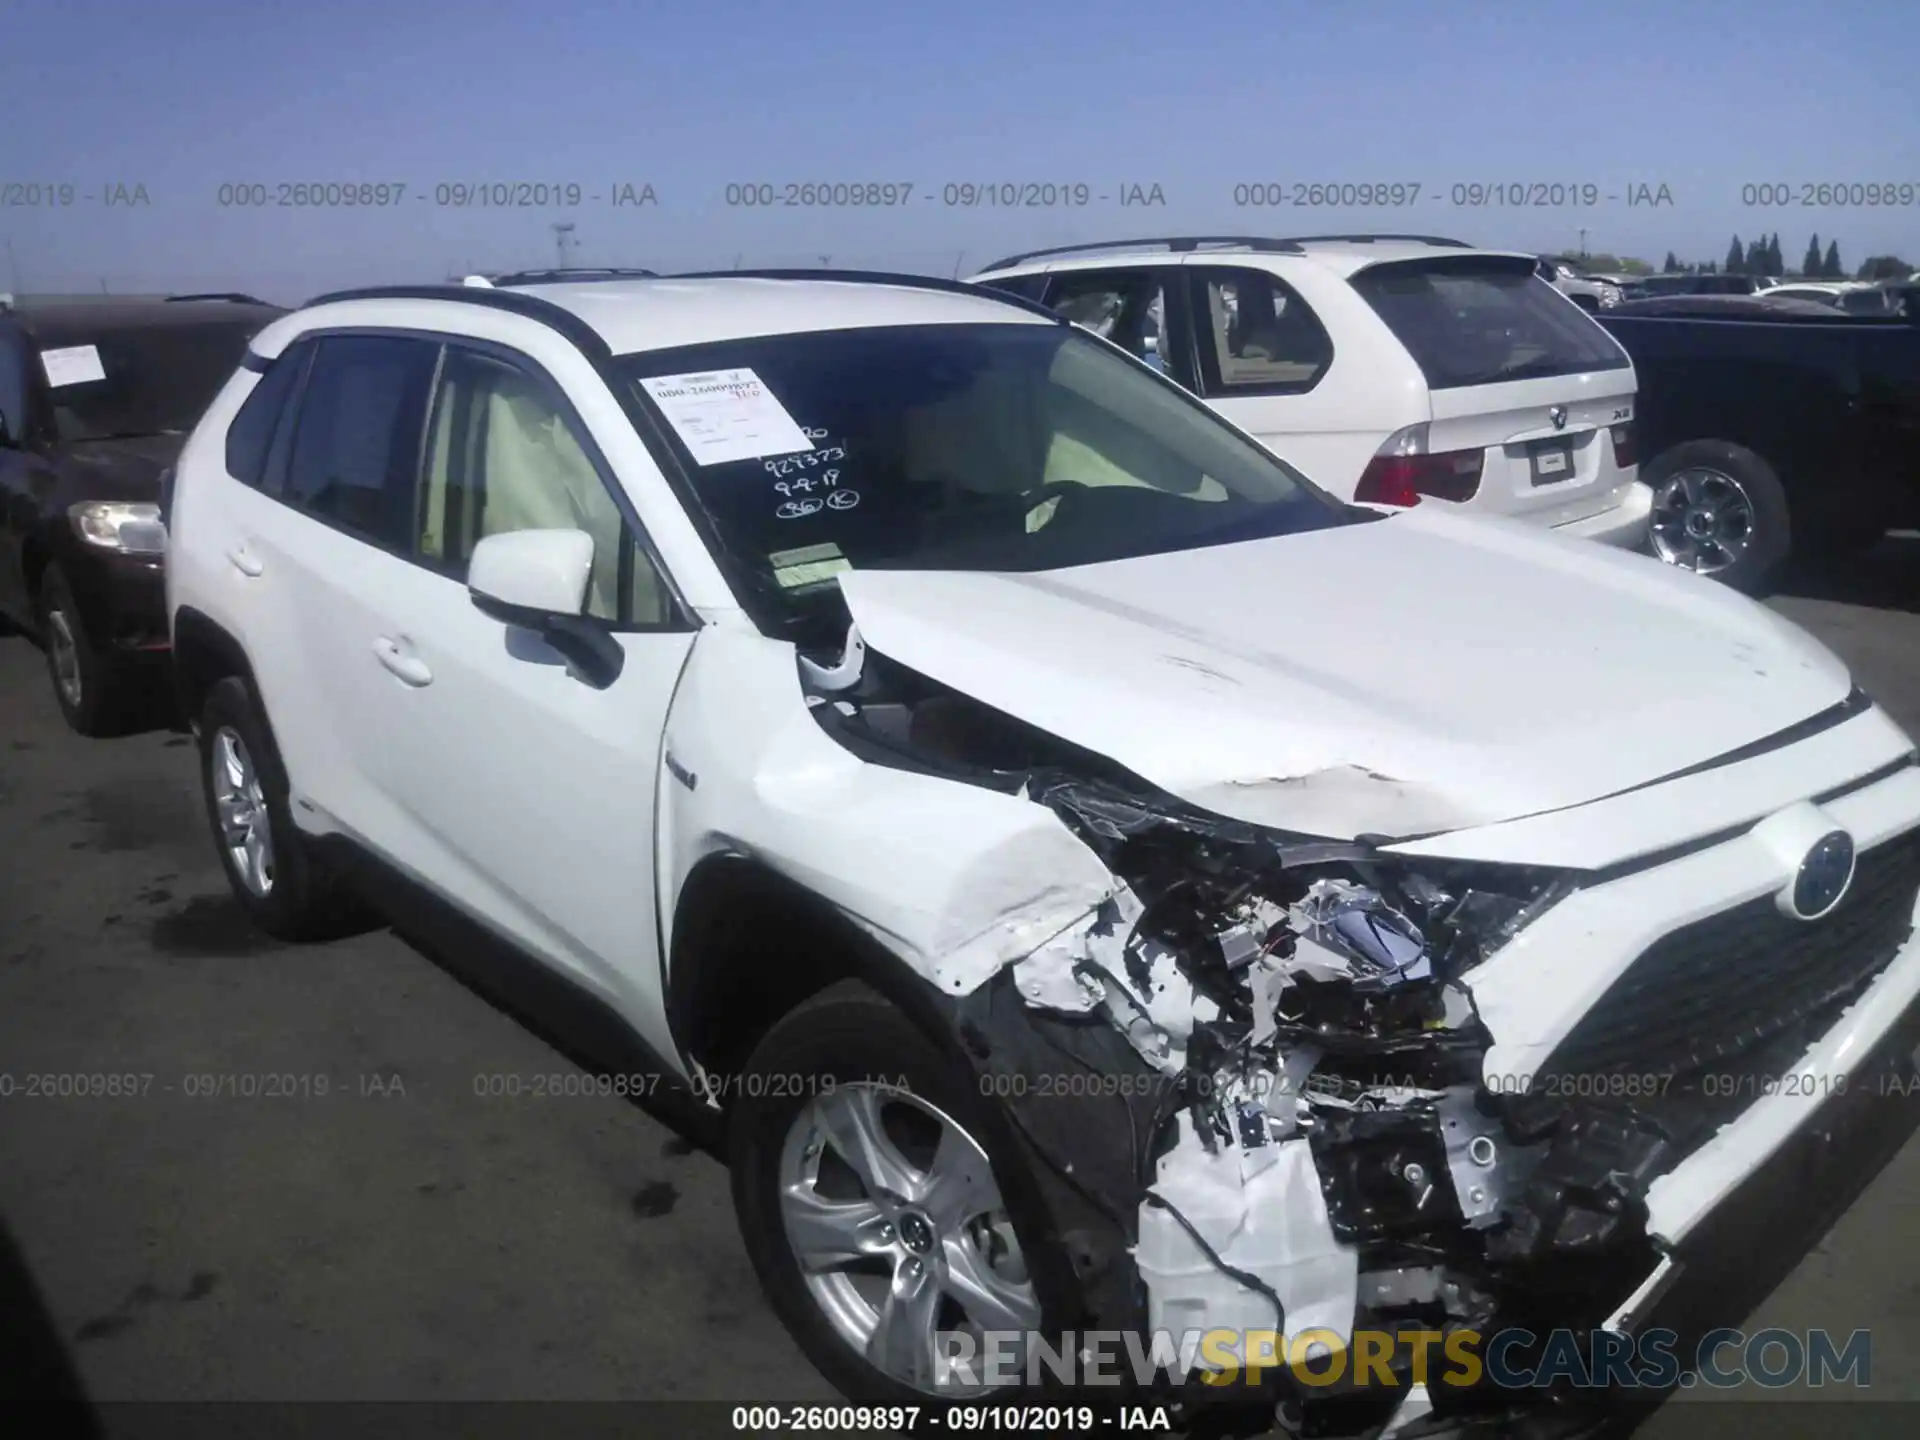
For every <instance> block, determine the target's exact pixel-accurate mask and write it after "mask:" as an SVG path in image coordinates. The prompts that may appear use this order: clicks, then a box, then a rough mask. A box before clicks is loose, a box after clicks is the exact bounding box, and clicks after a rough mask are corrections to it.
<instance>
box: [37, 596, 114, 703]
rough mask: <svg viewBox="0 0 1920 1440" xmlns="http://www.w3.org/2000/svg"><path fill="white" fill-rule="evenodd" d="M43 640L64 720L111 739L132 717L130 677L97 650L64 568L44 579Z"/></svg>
mask: <svg viewBox="0 0 1920 1440" xmlns="http://www.w3.org/2000/svg"><path fill="white" fill-rule="evenodd" d="M40 635H41V640H42V643H43V644H44V645H45V646H46V649H47V674H48V677H49V678H50V679H51V680H52V681H53V698H54V699H55V700H56V701H58V702H59V705H60V714H61V717H62V718H63V719H64V720H65V721H66V722H67V724H68V726H69V727H70V728H71V729H72V730H73V731H74V732H75V733H76V734H80V735H87V736H101V735H111V734H113V733H114V732H115V731H116V730H118V729H119V727H120V725H121V724H122V722H123V721H124V720H125V718H126V699H127V696H126V688H127V687H126V677H125V676H124V675H122V674H121V673H120V671H119V670H118V669H117V668H116V666H115V665H114V663H113V657H112V656H111V655H103V654H102V653H101V652H100V651H98V650H96V649H95V648H94V645H93V641H92V640H91V639H90V638H89V637H88V635H87V627H86V622H85V621H84V620H83V619H82V618H81V615H80V607H79V605H78V603H77V602H76V601H75V600H74V598H73V587H72V586H71V585H70V584H69V583H68V581H67V577H66V575H65V574H64V573H62V571H61V569H60V567H59V566H58V565H50V566H48V567H47V571H46V574H44V575H42V576H41V577H40Z"/></svg>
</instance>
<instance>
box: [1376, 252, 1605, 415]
mask: <svg viewBox="0 0 1920 1440" xmlns="http://www.w3.org/2000/svg"><path fill="white" fill-rule="evenodd" d="M1353 287H1354V289H1355V290H1356V291H1358V292H1359V294H1360V295H1361V297H1362V298H1363V299H1365V300H1366V302H1367V303H1368V304H1369V305H1371V306H1372V307H1373V309H1374V311H1375V313H1376V314H1378V315H1379V316H1380V318H1381V319H1382V320H1384V321H1385V322H1386V324H1387V328H1388V329H1390V330H1392V331H1393V333H1394V335H1395V336H1397V337H1398V338H1399V340H1400V343H1401V344H1403V345H1405V346H1406V347H1407V350H1408V352H1409V353H1410V354H1412V356H1413V358H1414V360H1415V361H1416V362H1418V364H1419V366H1420V368H1421V370H1422V371H1423V372H1424V373H1425V374H1426V377H1427V383H1428V384H1429V385H1431V386H1432V387H1433V388H1434V389H1436V390H1454V389H1459V388H1462V387H1464V386H1468V385H1496V384H1500V383H1502V382H1504V381H1509V380H1538V379H1542V378H1544V377H1548V376H1553V375H1578V374H1584V373H1585V372H1587V371H1590V370H1624V369H1626V368H1627V366H1628V364H1629V362H1628V360H1627V352H1626V351H1624V350H1622V349H1621V348H1620V346H1619V345H1618V344H1617V343H1616V342H1615V341H1614V339H1613V337H1612V336H1611V335H1609V334H1607V332H1606V331H1605V330H1603V329H1601V328H1600V326H1599V325H1598V324H1597V323H1595V322H1594V321H1592V320H1590V319H1588V318H1587V316H1586V314H1585V313H1584V312H1583V311H1582V310H1581V309H1580V308H1579V306H1577V305H1572V304H1569V303H1568V302H1567V299H1566V297H1565V296H1564V295H1561V294H1560V293H1559V292H1558V291H1557V290H1555V289H1554V288H1553V287H1552V286H1550V285H1548V284H1547V283H1546V282H1545V281H1543V280H1541V279H1540V278H1539V276H1538V275H1536V274H1535V273H1534V268H1533V265H1532V264H1531V263H1529V262H1528V261H1525V260H1509V259H1506V258H1504V257H1501V256H1493V255H1474V256H1446V257H1442V258H1437V259H1433V260H1416V261H1402V262H1398V263H1394V264H1387V265H1375V266H1372V267H1370V268H1368V269H1365V270H1362V271H1360V273H1359V274H1357V275H1355V276H1354V277H1353Z"/></svg>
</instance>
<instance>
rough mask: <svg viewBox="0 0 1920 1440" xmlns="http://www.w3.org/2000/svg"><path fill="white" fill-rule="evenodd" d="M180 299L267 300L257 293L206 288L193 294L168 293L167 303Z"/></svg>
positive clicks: (249, 302)
mask: <svg viewBox="0 0 1920 1440" xmlns="http://www.w3.org/2000/svg"><path fill="white" fill-rule="evenodd" d="M180 300H230V301H232V302H233V303H234V304H235V305H265V304H266V303H267V302H266V301H265V300H262V299H261V298H260V297H259V296H258V295H242V294H240V293H239V292H238V291H237V290H208V291H206V292H204V293H202V294H195V295H169V296H167V303H168V304H172V303H174V302H175V301H180Z"/></svg>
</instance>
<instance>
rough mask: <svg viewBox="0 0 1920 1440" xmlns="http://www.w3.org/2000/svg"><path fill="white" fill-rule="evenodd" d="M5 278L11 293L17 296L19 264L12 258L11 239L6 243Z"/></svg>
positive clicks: (18, 291) (18, 289) (18, 290)
mask: <svg viewBox="0 0 1920 1440" xmlns="http://www.w3.org/2000/svg"><path fill="white" fill-rule="evenodd" d="M7 278H8V281H9V283H10V285H11V287H12V290H13V293H14V294H15V295H18V294H19V293H20V262H19V261H18V260H17V259H15V258H14V254H13V241H12V240H11V239H9V240H8V241H7Z"/></svg>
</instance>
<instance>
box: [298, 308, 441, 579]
mask: <svg viewBox="0 0 1920 1440" xmlns="http://www.w3.org/2000/svg"><path fill="white" fill-rule="evenodd" d="M439 358H440V347H439V346H438V345H437V344H435V343H434V342H432V341H429V340H409V339H399V338H390V337H387V336H365V335H345V336H329V337H327V338H326V339H324V340H322V341H321V342H320V348H319V351H318V352H317V353H316V354H315V355H314V357H313V365H312V367H311V369H310V370H309V372H308V375H307V384H306V388H305V391H304V392H303V394H302V398H301V401H300V413H299V418H298V421H297V423H296V425H295V429H294V436H293V452H292V455H291V457H290V459H289V461H288V465H287V477H286V484H285V488H284V490H283V492H282V495H281V498H282V499H284V500H286V501H287V502H288V503H289V504H291V505H294V506H297V507H298V508H300V509H302V510H305V511H306V512H307V513H308V514H310V515H313V516H314V517H315V518H317V519H320V520H324V521H326V522H327V523H329V524H331V525H333V526H335V527H336V528H338V529H341V530H345V531H347V532H348V533H349V534H352V535H356V536H358V537H360V538H361V539H364V540H369V541H372V542H373V543H374V544H376V545H380V546H382V547H384V548H386V549H390V550H395V551H399V552H402V553H406V552H407V551H408V550H409V549H410V540H411V533H410V532H411V531H412V528H413V498H414V490H415V485H416V480H417V477H418V476H419V473H420V449H421V443H422V441H423V439H424V435H425V429H426V414H427V399H428V395H429V392H430V391H431V390H432V388H433V376H434V370H435V367H436V366H437V364H438V362H439Z"/></svg>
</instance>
